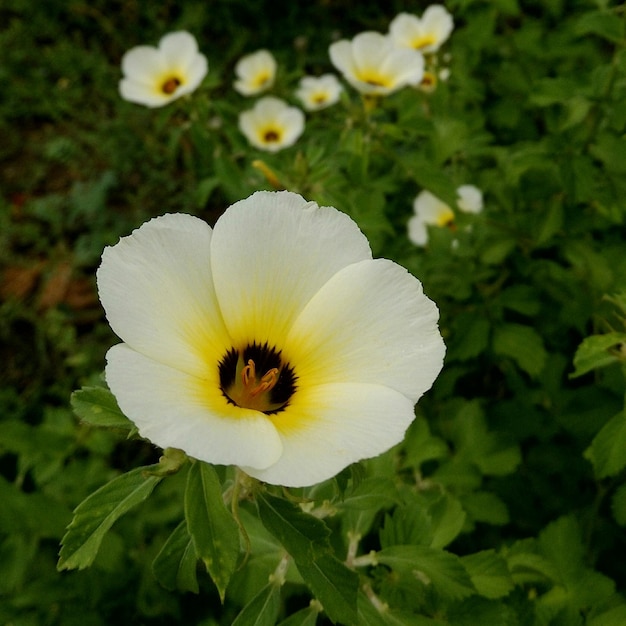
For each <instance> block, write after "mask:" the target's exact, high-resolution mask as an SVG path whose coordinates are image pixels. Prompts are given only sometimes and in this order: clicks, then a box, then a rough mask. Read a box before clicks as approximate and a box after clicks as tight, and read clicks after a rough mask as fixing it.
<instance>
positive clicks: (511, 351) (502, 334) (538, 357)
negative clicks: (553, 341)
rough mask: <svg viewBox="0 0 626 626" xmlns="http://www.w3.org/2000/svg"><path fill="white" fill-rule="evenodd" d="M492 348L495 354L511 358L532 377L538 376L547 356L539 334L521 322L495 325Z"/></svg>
mask: <svg viewBox="0 0 626 626" xmlns="http://www.w3.org/2000/svg"><path fill="white" fill-rule="evenodd" d="M493 350H494V352H495V353H496V354H499V355H501V356H507V357H510V358H512V359H513V360H514V361H515V362H516V363H517V364H518V365H519V367H520V368H521V369H522V370H524V371H525V372H526V373H527V374H528V375H530V376H532V377H533V378H536V377H537V376H539V374H540V373H541V370H543V366H544V364H545V362H546V358H547V352H546V349H545V347H544V344H543V339H542V338H541V335H539V333H537V331H536V330H534V329H533V328H530V326H524V325H522V324H512V323H509V324H502V325H500V326H497V327H496V328H495V329H494V334H493Z"/></svg>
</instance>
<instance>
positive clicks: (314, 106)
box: [296, 74, 343, 111]
mask: <svg viewBox="0 0 626 626" xmlns="http://www.w3.org/2000/svg"><path fill="white" fill-rule="evenodd" d="M342 90H343V87H342V86H341V83H340V82H339V80H338V78H337V77H336V76H335V75H334V74H324V75H323V76H319V77H316V76H304V77H303V78H301V79H300V85H299V86H298V89H297V91H296V97H297V98H298V99H299V100H300V101H301V102H302V105H303V106H304V108H305V109H306V110H307V111H318V110H319V109H325V108H326V107H329V106H330V105H332V104H335V103H336V102H338V101H339V96H340V95H341V92H342Z"/></svg>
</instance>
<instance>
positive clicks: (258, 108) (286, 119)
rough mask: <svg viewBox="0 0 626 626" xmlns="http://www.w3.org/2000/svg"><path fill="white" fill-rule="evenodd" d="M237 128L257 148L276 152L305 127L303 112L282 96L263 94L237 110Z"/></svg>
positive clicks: (289, 143)
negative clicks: (247, 107) (263, 96)
mask: <svg viewBox="0 0 626 626" xmlns="http://www.w3.org/2000/svg"><path fill="white" fill-rule="evenodd" d="M239 129H240V130H241V132H242V133H243V134H244V135H245V136H246V138H247V140H248V141H249V142H250V143H251V144H252V145H253V146H255V147H256V148H259V149H261V150H267V151H268V152H278V151H279V150H282V149H283V148H287V147H289V146H292V145H293V144H294V143H295V142H296V141H297V140H298V137H300V135H301V134H302V132H303V131H304V113H303V112H302V111H301V110H300V109H298V108H297V107H290V106H289V105H288V104H287V103H286V102H285V101H284V100H280V99H279V98H274V97H272V96H266V97H265V98H261V99H260V100H258V101H257V102H256V104H255V105H254V107H253V108H252V109H249V110H248V111H243V112H242V113H240V114H239Z"/></svg>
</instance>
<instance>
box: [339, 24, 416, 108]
mask: <svg viewBox="0 0 626 626" xmlns="http://www.w3.org/2000/svg"><path fill="white" fill-rule="evenodd" d="M329 54H330V60H331V61H332V63H333V65H334V66H335V67H336V68H337V69H338V70H339V71H340V72H341V73H342V74H343V76H344V78H345V79H346V80H347V81H348V82H349V83H350V84H351V85H352V86H353V87H354V88H355V89H357V90H358V91H360V92H361V93H363V94H365V95H372V96H384V95H387V94H390V93H393V92H394V91H397V90H399V89H401V88H402V87H406V86H407V85H419V83H420V81H421V80H422V76H423V74H424V58H423V56H422V54H421V53H420V52H417V51H416V50H409V49H408V48H398V47H396V46H394V44H393V42H392V41H391V39H389V37H386V36H385V35H381V34H380V33H375V32H371V31H368V32H364V33H360V34H358V35H357V36H356V37H354V39H352V40H351V41H349V40H347V39H342V40H341V41H337V42H335V43H333V44H331V46H330V48H329Z"/></svg>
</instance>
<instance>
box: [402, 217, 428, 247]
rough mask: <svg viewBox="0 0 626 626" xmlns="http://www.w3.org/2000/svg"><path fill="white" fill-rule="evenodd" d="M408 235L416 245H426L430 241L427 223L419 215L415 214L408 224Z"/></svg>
mask: <svg viewBox="0 0 626 626" xmlns="http://www.w3.org/2000/svg"><path fill="white" fill-rule="evenodd" d="M407 230H408V237H409V240H410V241H411V242H413V243H414V244H415V245H416V246H425V245H426V244H427V243H428V230H427V229H426V223H425V222H424V220H423V219H422V218H421V217H420V216H419V215H414V216H413V217H411V219H409V222H408V224H407Z"/></svg>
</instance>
